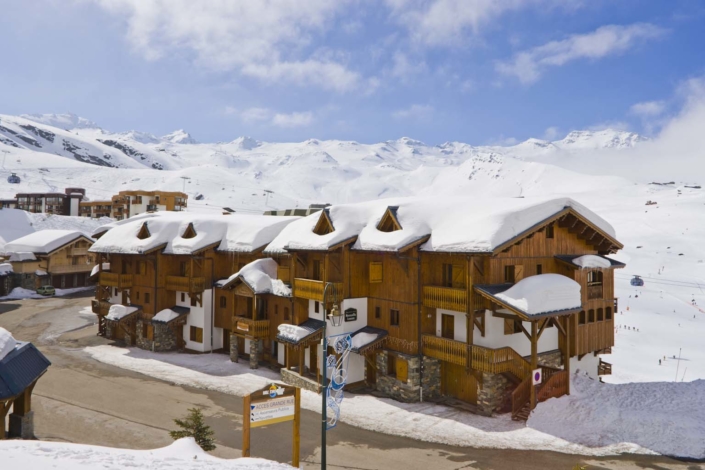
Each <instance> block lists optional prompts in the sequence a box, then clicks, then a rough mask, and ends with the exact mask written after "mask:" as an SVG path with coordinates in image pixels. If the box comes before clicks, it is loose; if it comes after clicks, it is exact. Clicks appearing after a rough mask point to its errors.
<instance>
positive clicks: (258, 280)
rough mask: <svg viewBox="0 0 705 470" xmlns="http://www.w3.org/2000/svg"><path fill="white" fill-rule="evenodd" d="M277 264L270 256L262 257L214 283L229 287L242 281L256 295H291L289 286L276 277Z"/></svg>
mask: <svg viewBox="0 0 705 470" xmlns="http://www.w3.org/2000/svg"><path fill="white" fill-rule="evenodd" d="M278 268H279V265H278V264H277V262H276V261H274V260H273V259H272V258H262V259H258V260H255V261H252V262H251V263H248V264H246V265H245V266H243V267H242V269H240V271H238V272H236V273H235V274H233V275H232V276H230V277H229V278H227V279H221V280H219V281H217V282H216V283H215V286H216V287H219V288H221V289H229V288H232V287H234V286H235V285H236V284H237V283H238V282H242V283H244V284H245V285H247V287H249V288H250V290H252V292H253V293H254V294H256V295H262V294H273V295H276V296H279V297H291V288H290V287H288V286H287V285H286V284H284V281H282V280H280V279H277V269H278Z"/></svg>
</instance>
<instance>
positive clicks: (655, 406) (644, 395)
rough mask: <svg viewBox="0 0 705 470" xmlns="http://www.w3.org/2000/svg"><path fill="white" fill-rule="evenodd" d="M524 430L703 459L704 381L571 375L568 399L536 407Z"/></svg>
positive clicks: (593, 444)
mask: <svg viewBox="0 0 705 470" xmlns="http://www.w3.org/2000/svg"><path fill="white" fill-rule="evenodd" d="M528 426H529V427H531V428H533V429H536V430H539V431H542V432H545V433H546V434H551V435H553V436H556V437H558V438H561V439H565V440H568V441H570V442H575V443H578V444H582V445H586V446H590V447H604V446H609V445H613V444H618V443H620V442H632V443H634V444H638V445H639V446H641V447H644V448H647V449H651V450H653V451H655V452H658V453H660V454H666V455H672V456H678V457H687V458H693V459H704V458H705V446H704V445H703V442H705V380H696V381H694V382H682V383H681V382H651V383H633V384H621V385H612V384H603V383H600V382H598V381H595V380H592V379H590V378H588V377H584V376H575V377H573V381H572V387H571V393H570V395H565V396H562V397H560V398H553V399H550V400H548V401H546V402H544V403H541V404H539V406H538V407H537V408H536V409H535V410H534V412H533V413H532V414H531V416H530V418H529V421H528Z"/></svg>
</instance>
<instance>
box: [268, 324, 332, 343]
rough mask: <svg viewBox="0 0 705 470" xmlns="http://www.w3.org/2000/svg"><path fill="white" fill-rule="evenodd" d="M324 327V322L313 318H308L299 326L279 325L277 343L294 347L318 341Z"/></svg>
mask: <svg viewBox="0 0 705 470" xmlns="http://www.w3.org/2000/svg"><path fill="white" fill-rule="evenodd" d="M325 325H326V322H324V321H322V320H316V319H313V318H309V319H308V320H306V321H305V322H303V323H301V324H300V325H288V324H286V323H284V324H282V325H279V333H277V341H279V342H282V343H288V344H291V345H294V346H299V345H303V344H307V343H308V342H310V341H312V340H318V339H320V338H319V336H320V334H321V333H322V332H323V328H324V327H325Z"/></svg>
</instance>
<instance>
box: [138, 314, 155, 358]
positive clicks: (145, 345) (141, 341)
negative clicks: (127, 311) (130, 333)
mask: <svg viewBox="0 0 705 470" xmlns="http://www.w3.org/2000/svg"><path fill="white" fill-rule="evenodd" d="M146 324H147V322H145V321H144V320H137V340H136V342H135V343H136V345H137V347H138V348H140V349H146V350H147V351H151V350H152V340H151V339H149V338H147V337H145V336H144V335H143V333H144V327H145V325H146Z"/></svg>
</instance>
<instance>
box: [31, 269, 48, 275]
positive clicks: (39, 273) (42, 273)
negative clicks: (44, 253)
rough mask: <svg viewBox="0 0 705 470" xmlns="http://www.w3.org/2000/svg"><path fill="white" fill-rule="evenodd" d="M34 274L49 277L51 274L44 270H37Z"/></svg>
mask: <svg viewBox="0 0 705 470" xmlns="http://www.w3.org/2000/svg"><path fill="white" fill-rule="evenodd" d="M34 274H35V275H37V276H48V275H49V273H47V272H46V271H44V270H43V269H35V270H34Z"/></svg>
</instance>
